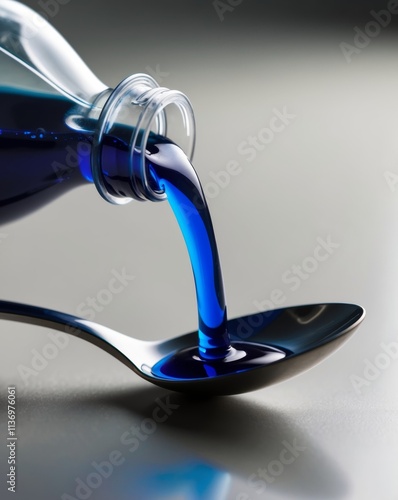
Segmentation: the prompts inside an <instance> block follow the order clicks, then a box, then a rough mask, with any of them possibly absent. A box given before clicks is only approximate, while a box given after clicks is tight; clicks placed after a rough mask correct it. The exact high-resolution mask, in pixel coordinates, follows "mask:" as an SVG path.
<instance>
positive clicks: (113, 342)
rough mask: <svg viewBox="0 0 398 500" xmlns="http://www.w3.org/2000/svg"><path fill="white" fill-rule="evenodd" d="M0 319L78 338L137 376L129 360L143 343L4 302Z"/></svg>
mask: <svg viewBox="0 0 398 500" xmlns="http://www.w3.org/2000/svg"><path fill="white" fill-rule="evenodd" d="M0 319H4V320H7V321H17V322H19V323H27V324H30V325H38V326H43V327H46V328H51V329H54V330H59V331H61V332H63V333H65V334H67V335H72V336H74V337H79V338H81V339H83V340H86V341H87V342H90V343H91V344H94V345H96V346H97V347H99V348H100V349H102V350H104V351H106V352H107V353H109V354H111V355H112V356H114V357H115V358H116V359H118V360H119V361H121V362H122V363H124V364H125V365H126V366H128V367H129V368H130V369H134V370H135V371H136V372H137V373H138V371H137V369H136V367H135V366H134V364H133V362H132V359H131V358H132V352H134V351H135V348H136V347H138V346H139V344H141V342H142V341H139V340H136V339H133V338H131V337H128V336H127V335H123V334H122V333H119V332H116V331H114V330H111V329H110V328H107V327H105V326H102V325H99V324H97V323H94V322H92V321H89V320H86V319H83V318H78V317H76V316H72V315H71V314H66V313H62V312H59V311H54V310H52V309H46V308H43V307H36V306H31V305H27V304H21V303H18V302H9V301H5V300H0Z"/></svg>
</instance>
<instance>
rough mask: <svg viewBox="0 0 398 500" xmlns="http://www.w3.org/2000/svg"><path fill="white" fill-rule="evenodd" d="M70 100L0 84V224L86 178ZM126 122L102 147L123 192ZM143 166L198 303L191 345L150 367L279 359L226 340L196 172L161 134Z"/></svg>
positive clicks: (223, 368) (229, 367)
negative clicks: (169, 217) (182, 249)
mask: <svg viewBox="0 0 398 500" xmlns="http://www.w3.org/2000/svg"><path fill="white" fill-rule="evenodd" d="M73 106H74V105H73V104H71V103H70V102H69V101H68V100H66V99H65V98H62V97H59V96H53V95H44V94H38V93H33V92H24V91H17V90H14V89H0V127H1V128H0V179H1V182H0V224H1V223H4V222H9V221H11V220H13V219H16V218H18V217H20V216H21V215H23V214H27V213H29V212H31V211H33V210H35V209H37V208H38V207H40V206H42V205H44V204H46V203H47V202H49V201H51V200H52V199H54V198H56V197H57V196H60V195H61V194H63V193H65V192H67V191H68V190H70V189H71V188H74V187H76V186H78V185H83V184H86V183H88V182H92V175H91V169H90V150H91V144H92V141H93V135H92V133H90V132H78V131H75V130H72V129H71V128H70V127H69V126H68V125H67V119H66V118H67V117H68V115H70V114H71V113H72V112H73ZM130 134H131V130H130V131H129V130H128V128H127V127H126V126H123V127H122V126H121V127H119V129H117V130H116V133H115V131H113V135H112V136H111V137H106V139H105V142H104V147H103V157H104V158H103V160H104V164H105V165H108V166H109V170H108V171H107V172H106V176H107V178H108V179H112V186H113V188H112V189H115V186H119V187H118V188H117V190H118V194H119V195H120V193H123V186H124V185H125V184H126V181H128V179H126V178H125V176H121V175H120V172H121V169H120V168H118V167H119V166H120V165H122V164H123V163H124V162H125V159H126V155H128V154H129V143H128V138H129V137H130ZM146 158H147V167H148V171H149V173H150V175H151V182H152V183H153V186H154V188H156V189H157V190H163V191H164V192H165V193H166V195H167V199H168V201H169V204H170V206H171V208H172V210H173V212H174V214H175V216H176V219H177V221H178V223H179V226H180V229H181V232H182V234H183V236H184V239H185V242H186V245H187V249H188V252H189V256H190V259H191V264H192V269H193V273H194V278H195V286H196V293H197V303H198V316H199V329H198V345H196V346H192V348H189V349H186V350H184V351H181V352H177V353H174V354H173V355H171V356H168V357H167V358H165V359H164V360H162V361H161V362H159V363H157V365H155V366H154V367H153V368H152V371H153V372H154V373H155V374H156V375H158V376H160V377H165V378H171V379H176V378H184V379H185V378H198V377H211V376H216V375H220V374H228V373H236V372H238V371H245V370H248V369H252V368H253V367H255V366H262V365H264V364H267V363H270V362H274V361H277V360H279V359H282V358H283V357H285V355H286V354H285V353H284V352H283V351H281V350H279V349H276V348H272V347H267V346H264V345H260V344H255V343H250V342H243V341H242V342H233V343H232V344H231V342H230V336H229V333H228V331H227V314H226V305H225V298H224V288H223V281H222V275H221V266H220V261H219V256H218V251H217V245H216V240H215V235H214V230H213V225H212V221H211V217H210V213H209V210H208V206H207V203H206V200H205V197H204V194H203V190H202V188H201V185H200V182H199V179H198V177H197V174H196V172H195V170H194V168H193V167H192V165H191V163H190V162H189V160H188V158H187V157H186V156H185V154H184V153H183V152H182V151H181V149H180V148H179V147H178V146H176V145H175V144H173V143H171V142H170V141H168V140H167V139H166V138H164V137H159V136H156V135H154V134H152V135H150V137H149V140H148V144H147V151H146Z"/></svg>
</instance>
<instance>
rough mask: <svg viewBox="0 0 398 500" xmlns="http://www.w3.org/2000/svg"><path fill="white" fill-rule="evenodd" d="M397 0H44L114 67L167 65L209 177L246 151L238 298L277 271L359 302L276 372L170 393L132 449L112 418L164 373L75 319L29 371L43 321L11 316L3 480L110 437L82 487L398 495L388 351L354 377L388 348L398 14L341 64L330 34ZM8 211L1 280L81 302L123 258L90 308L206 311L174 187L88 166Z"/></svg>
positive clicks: (185, 316) (242, 496) (342, 38)
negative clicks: (331, 336) (124, 189)
mask: <svg viewBox="0 0 398 500" xmlns="http://www.w3.org/2000/svg"><path fill="white" fill-rule="evenodd" d="M25 3H26V4H28V5H30V6H32V7H34V8H35V9H36V10H38V11H42V10H43V8H42V5H43V4H41V5H40V3H39V2H36V1H29V2H25ZM386 6H387V2H386V3H383V2H379V3H375V2H348V3H347V2H322V7H320V6H319V3H315V2H309V1H308V2H296V3H294V2H262V3H260V2H253V1H249V0H243V1H242V2H241V3H240V4H238V5H236V6H235V7H233V9H232V11H228V12H225V18H224V20H223V21H221V19H220V18H219V16H218V15H217V12H216V9H215V8H214V6H213V4H212V2H211V1H206V2H194V1H184V2H182V1H170V2H159V1H158V2H156V1H149V2H148V1H146V2H143V1H139V2H129V3H127V2H122V1H121V0H113V1H112V2H107V3H105V2H98V1H96V2H95V1H91V0H87V1H85V2H78V1H77V0H71V1H70V2H69V3H67V4H65V5H60V6H59V12H58V13H57V14H56V15H55V16H54V17H53V18H52V19H51V22H52V23H53V24H54V25H55V26H56V27H57V28H58V29H59V30H60V31H61V32H62V33H63V35H64V36H65V37H66V39H67V40H68V41H69V42H70V43H71V44H72V45H73V46H74V47H75V49H76V50H77V52H78V53H79V54H80V55H81V56H82V57H83V59H84V60H85V61H86V62H87V63H88V64H89V66H90V67H91V68H92V70H93V71H94V73H96V74H97V75H98V77H99V78H100V79H101V80H102V81H104V82H105V83H106V84H107V85H109V86H115V85H116V84H117V83H118V82H119V81H121V80H122V79H123V78H124V77H126V76H127V75H129V74H132V73H135V72H150V73H152V74H153V76H155V77H156V68H157V67H158V68H159V69H160V71H161V72H162V75H161V78H162V79H161V82H160V83H161V84H162V85H164V86H166V87H169V88H175V89H179V90H181V91H183V92H185V93H186V94H187V95H188V96H189V98H190V99H191V101H192V103H193V106H194V109H195V113H196V118H197V125H198V136H197V148H196V153H195V159H194V165H195V167H196V169H197V171H198V173H199V176H200V178H201V180H202V183H203V185H204V186H205V190H206V189H211V188H209V183H210V182H212V181H213V180H212V174H214V173H217V172H219V171H221V170H225V168H226V165H227V163H228V161H230V160H235V161H237V162H239V165H240V166H241V170H242V171H241V173H240V174H239V175H238V176H236V177H233V178H231V181H230V183H229V185H228V186H227V187H226V188H225V189H220V190H219V192H218V193H217V196H211V197H210V198H209V200H208V201H209V206H210V209H211V213H212V217H213V221H214V226H215V230H216V235H217V239H218V244H219V251H220V255H221V260H222V265H223V274H224V279H225V288H226V295H227V301H228V309H229V314H230V316H231V317H233V316H238V315H242V314H248V313H250V312H254V311H256V310H257V305H256V304H257V303H258V302H261V301H264V300H265V299H269V298H270V295H271V292H272V290H274V289H276V288H280V289H282V290H283V292H284V296H285V301H284V304H283V305H296V304H305V303H318V302H328V301H336V302H353V303H357V304H360V305H362V306H363V307H365V309H366V310H367V318H366V321H365V323H364V324H363V326H361V328H360V329H359V331H358V333H357V334H356V335H355V337H353V338H352V339H351V340H350V341H349V342H348V343H347V344H345V345H344V347H343V348H342V349H340V350H339V351H338V352H337V353H335V354H334V355H333V356H331V357H330V358H329V359H327V360H326V361H325V362H323V363H322V364H321V365H319V366H317V367H315V368H313V369H312V370H310V371H309V372H307V373H305V374H303V375H301V376H299V377H297V378H295V379H292V380H289V381H286V382H284V383H281V384H279V385H277V386H274V387H272V388H268V389H264V390H260V391H256V392H254V393H250V394H247V395H242V396H236V397H229V398H220V399H216V400H211V401H195V400H189V399H186V398H182V397H180V396H178V395H176V394H172V395H170V400H171V401H172V402H173V403H174V404H179V405H180V406H179V408H178V409H176V410H175V411H174V412H173V414H172V415H171V416H170V418H169V419H168V420H167V421H166V422H165V423H163V424H159V426H158V428H157V430H156V432H154V433H153V434H151V435H150V436H149V437H148V439H147V440H145V441H143V442H142V443H141V444H140V446H139V448H138V449H137V450H136V451H135V452H134V453H132V452H129V451H128V448H127V447H126V446H124V445H122V444H121V442H120V438H121V436H122V435H123V433H124V432H126V431H128V430H129V429H130V427H131V426H132V425H134V424H136V425H141V423H142V422H143V420H144V419H145V418H147V417H151V415H152V412H153V410H154V408H156V406H157V404H158V403H157V402H156V398H158V397H160V398H161V399H162V400H165V398H166V396H167V395H169V393H167V392H166V391H162V390H160V389H157V388H155V387H151V386H149V384H147V383H145V382H144V381H141V380H140V379H138V378H137V377H136V376H135V375H134V374H133V373H132V372H130V371H129V370H128V369H127V368H125V367H124V366H122V365H121V364H120V363H118V362H117V361H116V360H114V359H112V358H111V357H109V356H108V355H106V354H105V353H102V352H101V351H100V350H98V349H96V348H95V347H93V346H91V345H89V344H86V343H84V342H83V341H81V340H79V339H71V340H70V342H69V344H68V346H67V347H65V349H62V350H61V351H60V352H59V354H58V355H57V357H56V358H55V359H53V360H51V361H50V362H49V363H48V366H46V367H45V368H44V369H43V370H42V371H40V372H39V373H37V375H36V376H32V377H30V378H29V379H28V380H27V381H24V380H23V379H22V378H21V376H20V374H19V370H18V367H20V366H21V365H23V366H26V367H31V366H32V360H33V359H34V356H35V352H36V351H38V352H42V351H43V349H45V348H46V345H47V344H48V343H49V342H50V338H49V336H48V331H46V330H44V329H41V328H38V327H32V326H26V325H25V326H21V325H18V324H13V323H8V322H3V323H1V325H0V326H1V339H2V340H1V347H2V349H1V363H0V376H1V387H0V389H1V396H0V405H1V406H0V411H1V428H2V432H1V433H0V436H1V443H0V457H1V460H2V462H1V470H0V472H1V479H0V487H1V494H0V496H1V498H8V497H10V498H20V499H32V498H33V499H46V500H47V499H49V500H50V499H51V500H52V499H58V498H61V497H62V495H63V494H64V493H68V494H70V495H72V496H74V495H75V493H74V492H75V487H76V478H78V477H80V478H82V479H83V480H85V479H86V478H87V476H88V475H89V474H90V473H92V472H93V471H94V470H95V469H93V465H92V462H94V461H96V462H101V461H103V460H107V459H108V457H109V454H110V452H111V451H112V450H120V452H121V453H122V454H123V456H124V458H125V462H124V464H123V465H121V466H120V467H117V468H115V471H114V472H113V474H112V475H111V476H110V477H109V478H107V479H104V480H103V483H102V485H101V486H100V487H99V488H98V489H96V490H95V491H94V492H93V493H92V494H91V496H90V497H89V498H93V499H101V500H102V499H104V500H105V499H107V500H108V499H109V498H117V499H118V500H124V499H127V498H128V499H136V498H137V499H150V500H152V499H162V500H164V499H167V500H169V499H173V500H177V499H188V500H198V499H206V500H213V499H214V500H224V499H225V500H230V499H231V500H248V499H257V498H258V499H260V498H267V499H268V498H269V499H274V498H275V499H288V498H293V499H297V498H304V499H326V498H330V499H349V500H356V499H358V500H367V499H369V500H373V499H374V498H379V499H382V500H396V499H397V498H398V479H397V474H396V456H397V446H398V432H397V430H396V429H397V411H398V398H397V381H398V361H396V360H390V363H389V366H388V367H387V368H386V369H382V370H380V373H379V374H376V375H375V376H374V380H372V381H371V382H369V383H368V385H366V386H363V387H362V388H361V389H362V390H361V393H358V391H356V390H355V387H354V384H353V382H352V377H353V376H360V377H364V369H365V367H366V366H367V361H366V360H369V361H370V362H374V360H375V359H376V358H377V357H379V358H377V359H381V358H380V353H382V352H383V349H382V346H381V343H383V342H384V343H390V342H396V341H397V342H398V316H397V307H396V304H397V299H398V288H397V285H396V277H397V276H398V259H397V258H396V253H397V247H398V236H397V231H396V227H397V205H398V192H396V191H395V190H394V186H393V185H389V184H388V182H387V180H386V178H385V174H386V172H392V173H395V174H398V143H397V132H398V126H397V111H398V102H397V99H396V85H397V82H398V64H397V60H398V59H397V50H396V48H397V45H398V40H397V37H396V32H395V28H396V23H397V19H398V15H395V16H392V17H393V21H392V22H391V23H390V25H389V26H388V27H386V28H385V29H382V30H381V32H380V34H379V35H378V36H376V37H374V38H372V40H371V41H370V43H369V44H368V46H367V47H365V48H364V49H363V50H360V53H358V54H355V55H353V58H352V61H351V63H350V64H348V63H347V61H346V59H345V58H344V56H343V54H342V51H341V48H340V46H339V44H340V43H341V42H348V43H353V41H354V35H355V31H354V28H355V27H356V26H357V27H359V28H361V29H364V27H365V26H366V25H367V23H369V21H371V20H372V16H371V14H370V11H371V10H372V9H375V10H379V9H381V8H386ZM395 18H397V19H395ZM285 106H286V108H287V110H288V111H289V112H290V113H291V114H294V115H295V116H296V117H295V118H294V120H292V121H291V123H290V124H289V125H288V126H287V127H286V128H285V130H283V131H282V132H281V133H280V134H276V135H275V138H274V140H273V141H272V142H271V143H269V144H267V145H266V147H265V148H264V149H263V150H262V151H259V152H258V153H257V155H256V157H255V159H254V161H252V162H249V161H248V160H247V156H244V155H241V154H239V152H238V146H239V144H240V143H241V142H242V141H245V140H247V138H248V137H249V136H256V135H257V134H258V133H259V131H260V130H261V129H262V128H264V127H266V126H268V124H269V122H270V120H271V118H272V117H273V109H274V108H277V109H279V110H282V109H283V107H285ZM391 186H392V187H391ZM0 233H1V234H2V235H3V237H2V239H1V240H0V258H1V262H2V266H1V280H0V296H1V297H2V298H4V299H8V300H16V301H20V302H27V303H32V304H36V305H43V306H47V307H50V308H54V309H59V310H61V311H65V312H69V313H72V314H77V309H78V307H79V305H80V304H82V302H84V301H85V300H86V298H87V297H88V296H96V295H97V294H98V293H99V292H100V291H101V290H102V289H104V288H106V287H107V284H108V282H109V279H110V278H111V276H112V271H115V270H116V271H121V270H122V269H123V268H126V270H127V272H129V273H130V274H132V275H134V276H135V279H134V281H132V282H131V283H130V284H129V285H128V286H127V287H126V288H125V289H124V290H123V292H122V293H120V294H119V295H116V296H114V298H113V300H112V302H111V303H110V304H109V305H107V306H106V307H104V308H103V310H102V311H101V312H98V313H97V314H96V317H95V321H97V322H99V323H102V324H104V325H107V326H109V327H111V328H114V329H115V330H118V331H121V332H124V333H127V334H131V335H132V336H134V337H137V338H142V339H155V338H168V337H170V336H172V335H176V334H179V333H182V332H187V331H190V330H193V329H195V328H196V310H195V297H194V287H193V280H192V277H191V271H190V266H189V262H188V258H187V255H186V251H185V248H184V245H183V241H182V238H181V236H180V234H179V231H178V228H177V225H176V223H175V221H174V219H173V216H172V214H171V211H170V209H169V207H168V205H167V203H162V204H152V203H141V204H140V203H131V204H130V205H128V206H126V207H114V206H111V205H108V204H107V203H105V202H104V201H103V200H102V199H101V198H100V197H99V196H98V194H97V192H96V190H95V188H94V187H92V186H85V187H82V188H79V189H77V190H75V191H73V192H71V193H69V194H68V195H66V196H64V197H62V198H60V199H58V200H57V201H55V202H53V203H52V204H51V205H48V206H47V207H45V208H44V209H42V210H39V211H37V212H36V213H33V214H32V215H30V216H29V217H26V218H24V219H21V220H19V221H17V222H15V223H13V224H9V225H6V226H2V227H1V228H0ZM329 235H330V237H331V239H332V241H334V242H335V243H338V244H339V245H340V246H339V248H337V249H336V250H335V251H334V252H333V254H332V255H331V256H330V258H329V259H328V260H327V261H325V262H321V263H320V264H319V267H318V269H317V270H316V272H314V273H313V274H311V275H310V276H309V277H308V279H306V280H302V281H301V282H300V286H299V288H298V289H297V290H296V291H291V290H290V289H289V286H287V285H286V284H285V283H284V282H283V280H282V278H281V277H282V275H283V273H284V272H286V271H288V270H289V269H291V268H292V266H293V265H294V264H301V263H302V261H303V260H304V259H305V258H307V257H309V256H311V255H312V254H313V252H314V249H315V247H316V245H317V241H316V240H317V238H318V237H322V238H326V237H328V236H329ZM5 236H6V237H5ZM8 385H16V386H17V389H18V401H17V404H18V437H19V442H18V493H17V495H14V496H13V497H12V496H11V493H10V494H8V492H7V491H6V487H5V481H4V479H5V470H6V469H5V464H4V460H5V458H6V444H5V432H6V428H5V405H6V392H7V386H8ZM285 441H287V442H289V443H291V444H292V443H294V442H295V441H296V442H297V443H298V444H299V445H300V446H302V447H304V448H305V449H304V450H303V451H301V452H300V454H299V456H298V457H297V459H296V460H295V461H294V462H293V463H292V464H290V465H286V467H284V470H283V471H282V472H281V474H280V475H279V476H277V477H274V478H273V479H274V481H273V482H272V483H271V482H269V483H268V484H267V488H266V490H264V491H262V492H258V490H257V489H256V488H253V486H252V485H251V484H250V483H249V482H248V478H249V477H250V476H251V475H253V474H257V473H258V469H259V468H262V469H264V468H267V467H269V466H270V464H271V463H272V461H274V460H276V459H278V457H279V454H280V451H281V450H282V449H283V447H284V444H283V442H285ZM271 467H272V466H271ZM199 484H202V489H203V485H204V484H207V490H206V491H205V492H203V491H202V490H201V488H200V487H199Z"/></svg>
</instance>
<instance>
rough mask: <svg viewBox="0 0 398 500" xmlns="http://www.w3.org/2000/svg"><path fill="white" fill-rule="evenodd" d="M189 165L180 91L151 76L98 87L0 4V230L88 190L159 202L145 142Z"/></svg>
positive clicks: (190, 135)
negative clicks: (177, 152) (180, 155)
mask: <svg viewBox="0 0 398 500" xmlns="http://www.w3.org/2000/svg"><path fill="white" fill-rule="evenodd" d="M152 136H153V137H155V136H163V137H167V138H168V139H169V140H170V141H172V142H174V143H176V144H178V145H179V147H180V148H181V149H182V150H183V151H184V152H185V154H186V155H187V156H188V158H190V159H191V157H192V155H193V150H194V144H195V120H194V115H193V110H192V107H191V104H190V102H189V100H188V99H187V97H186V96H185V95H184V94H182V93H181V92H178V91H175V90H169V89H166V88H163V87H159V85H158V84H157V83H156V81H155V80H154V79H153V78H152V77H150V76H149V75H144V74H135V75H132V76H129V77H127V78H126V79H125V80H123V81H122V82H121V83H120V84H119V85H118V86H117V87H116V88H114V89H111V88H109V87H107V86H106V85H104V84H103V83H102V82H101V81H100V80H99V79H98V78H97V77H96V76H95V75H94V74H93V73H92V72H91V70H90V69H89V68H88V67H87V66H86V65H85V63H84V62H83V61H82V59H81V58H80V57H79V56H78V54H77V53H76V52H75V51H74V50H73V49H72V48H71V46H70V45H69V44H68V43H67V42H66V41H65V39H64V38H63V37H62V36H61V35H60V34H59V33H58V32H57V31H56V30H55V29H54V27H52V26H51V25H50V24H49V23H48V22H47V21H46V20H45V19H44V18H43V17H41V16H39V15H38V14H37V13H36V12H34V11H33V10H31V9H30V8H29V7H27V6H26V5H23V4H21V3H19V2H17V1H14V0H2V1H1V3H0V223H4V222H9V221H11V220H13V219H16V218H18V217H20V216H22V215H25V214H27V213H30V212H31V211H33V210H35V209H36V208H38V207H40V206H42V205H44V204H45V203H48V202H49V201H51V200H52V199H54V198H56V197H58V196H60V195H61V194H63V193H65V192H66V191H68V190H69V189H71V188H73V187H75V186H78V185H83V184H85V183H89V182H91V183H94V184H95V186H96V188H97V190H98V192H99V193H100V195H101V196H102V197H103V198H104V199H105V200H106V201H108V202H110V203H114V204H125V203H128V202H130V201H132V200H133V199H135V200H140V201H145V200H150V201H161V200H163V199H165V194H164V193H163V192H162V190H160V189H159V188H158V187H157V185H156V183H155V182H154V179H152V178H151V175H150V173H149V171H148V169H147V167H146V159H145V150H146V144H147V141H148V140H150V139H151V137H152Z"/></svg>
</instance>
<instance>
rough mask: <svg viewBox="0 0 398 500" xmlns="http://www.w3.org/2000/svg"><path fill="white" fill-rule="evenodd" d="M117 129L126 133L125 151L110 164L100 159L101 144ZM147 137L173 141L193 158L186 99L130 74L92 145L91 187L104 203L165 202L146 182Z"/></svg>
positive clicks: (105, 110)
mask: <svg viewBox="0 0 398 500" xmlns="http://www.w3.org/2000/svg"><path fill="white" fill-rule="evenodd" d="M121 127H125V130H129V132H128V136H127V138H125V141H124V143H125V147H126V148H127V152H126V154H125V156H124V159H123V161H121V160H120V157H119V159H118V160H117V161H118V162H119V163H118V164H117V165H115V164H113V165H111V164H109V161H112V160H110V159H109V158H108V159H107V160H104V155H103V150H104V144H105V142H106V139H107V138H109V137H114V136H115V130H116V129H117V128H119V130H120V128H121ZM150 134H155V135H156V136H162V137H164V138H167V139H168V140H169V141H172V142H174V143H175V144H177V145H178V146H179V147H180V148H181V149H182V150H183V151H184V153H185V154H186V155H187V157H188V158H189V159H190V160H191V159H192V156H193V152H194V148H195V119H194V113H193V109H192V106H191V103H190V101H189V100H188V98H187V97H186V96H185V95H184V94H183V93H181V92H179V91H177V90H169V89H167V88H164V87H159V85H158V84H157V83H156V81H155V80H154V79H153V78H152V77H151V76H149V75H145V74H136V75H132V76H130V77H128V78H126V79H125V80H123V81H122V82H121V83H120V84H119V85H118V86H117V87H116V88H115V89H114V90H113V91H112V93H111V94H110V96H109V98H108V99H107V101H106V103H105V105H104V107H103V109H102V111H101V114H100V116H99V119H98V125H97V128H96V133H95V135H94V140H93V145H92V154H91V168H92V173H93V179H94V183H95V185H96V187H97V190H98V192H99V193H100V194H101V196H102V197H103V198H105V200H107V201H108V202H110V203H113V204H118V205H121V204H126V203H129V202H130V201H132V200H133V199H136V200H140V201H146V200H150V201H162V200H164V199H165V198H166V195H165V193H164V192H163V191H161V190H157V189H156V188H155V186H154V185H153V182H151V181H150V178H151V177H150V173H149V172H148V168H147V162H146V146H147V143H148V139H149V136H150ZM116 135H118V134H117V133H116ZM115 161H116V160H115ZM110 172H112V175H111V174H110ZM121 186H122V188H121Z"/></svg>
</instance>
